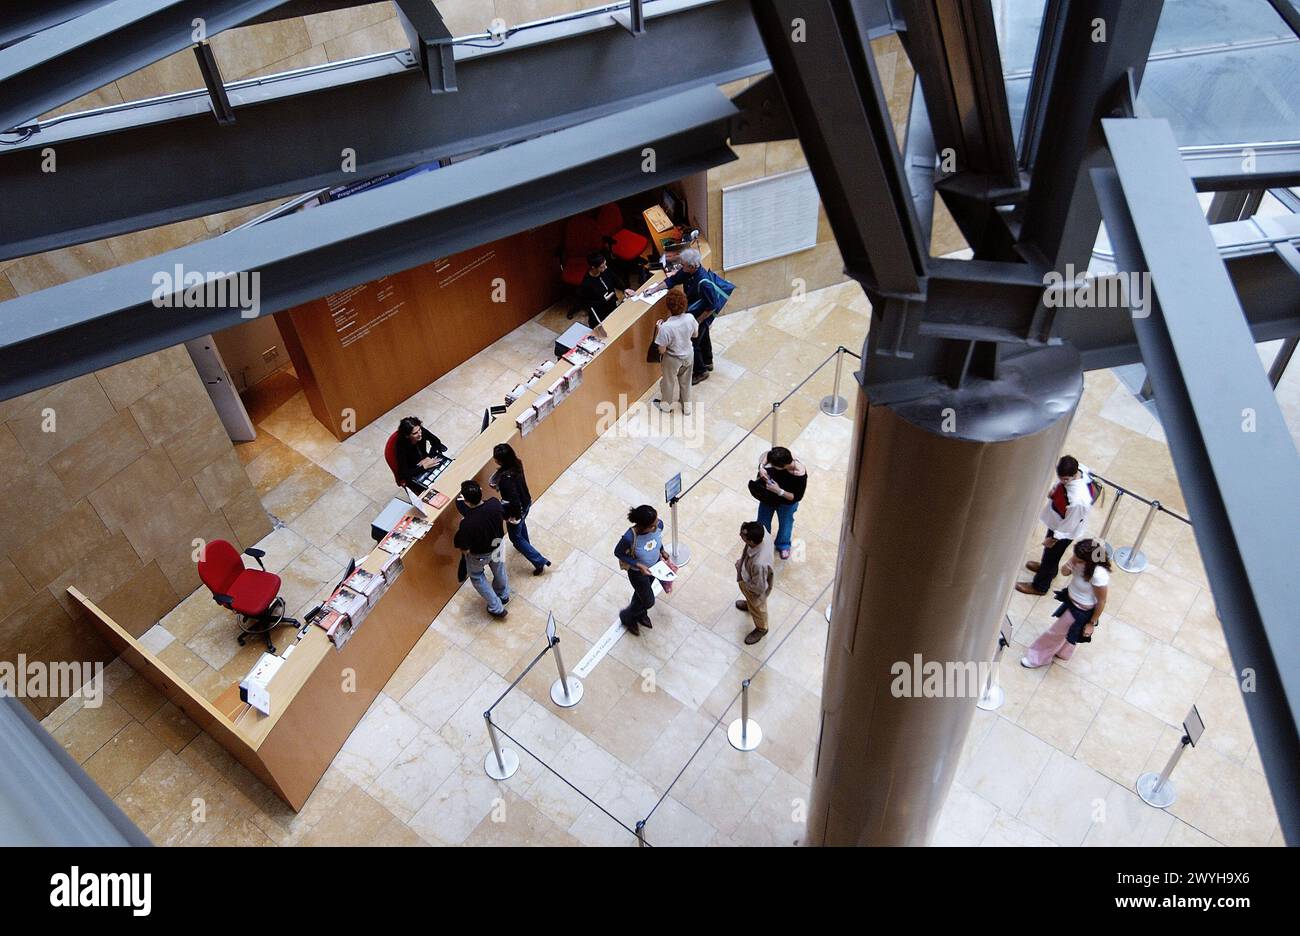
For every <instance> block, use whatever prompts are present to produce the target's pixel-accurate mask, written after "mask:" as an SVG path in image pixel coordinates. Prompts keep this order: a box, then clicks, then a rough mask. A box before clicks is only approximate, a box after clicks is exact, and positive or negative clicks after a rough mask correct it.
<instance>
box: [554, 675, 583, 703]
mask: <svg viewBox="0 0 1300 936" xmlns="http://www.w3.org/2000/svg"><path fill="white" fill-rule="evenodd" d="M551 701H552V702H554V703H555V704H556V705H558V706H559V707H560V708H573V707H574V706H575V705H577V704H578V703H579V702H581V701H582V680H581V679H579V678H578V677H577V676H570V677H569V697H568V698H567V699H566V698H565V697H564V684H563V683H562V682H560V680H558V679H557V680H556V681H555V682H553V683H551Z"/></svg>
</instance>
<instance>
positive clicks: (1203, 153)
mask: <svg viewBox="0 0 1300 936" xmlns="http://www.w3.org/2000/svg"><path fill="white" fill-rule="evenodd" d="M1181 152H1182V156H1183V162H1184V163H1185V164H1186V165H1187V171H1188V173H1189V174H1190V175H1191V177H1192V183H1193V184H1194V185H1195V186H1196V190H1197V191H1198V192H1229V191H1240V190H1242V189H1245V190H1254V189H1269V188H1290V187H1291V186H1293V185H1300V142H1276V143H1241V144H1233V145H1232V146H1184V147H1183V148H1182V150H1181Z"/></svg>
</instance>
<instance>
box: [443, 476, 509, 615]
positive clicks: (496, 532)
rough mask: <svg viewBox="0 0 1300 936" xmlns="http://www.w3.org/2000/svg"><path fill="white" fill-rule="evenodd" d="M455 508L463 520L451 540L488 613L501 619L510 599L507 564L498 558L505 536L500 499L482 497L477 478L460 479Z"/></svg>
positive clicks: (503, 516)
mask: <svg viewBox="0 0 1300 936" xmlns="http://www.w3.org/2000/svg"><path fill="white" fill-rule="evenodd" d="M456 509H457V510H458V511H460V515H461V517H463V518H464V519H462V520H461V521H460V528H459V529H457V530H456V536H455V538H454V539H453V540H452V542H453V543H454V544H455V546H456V548H457V549H459V550H460V551H461V552H462V553H464V555H465V566H466V568H467V569H468V571H469V580H470V582H472V583H473V585H474V589H475V590H476V591H477V592H478V593H479V594H480V595H482V596H483V600H484V601H486V602H487V611H488V614H490V615H492V616H493V617H494V618H503V617H505V616H506V609H505V606H506V604H508V603H509V601H510V581H509V579H507V578H506V564H505V563H504V562H502V561H501V560H502V557H501V541H502V540H503V539H505V529H504V525H505V512H504V511H503V509H502V507H501V501H499V500H497V499H496V498H495V497H489V498H488V499H487V500H484V499H483V489H482V488H481V487H479V483H478V482H477V481H462V482H461V484H460V494H459V496H457V498H456ZM488 570H491V572H492V584H491V585H489V584H488V580H487V573H488Z"/></svg>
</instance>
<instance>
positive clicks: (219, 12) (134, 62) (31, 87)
mask: <svg viewBox="0 0 1300 936" xmlns="http://www.w3.org/2000/svg"><path fill="white" fill-rule="evenodd" d="M283 2H284V0H116V2H114V3H105V4H102V5H100V6H98V7H96V8H95V9H92V10H88V11H84V12H82V13H81V14H80V15H79V16H76V17H74V18H73V19H70V20H67V21H65V22H61V23H58V24H57V25H53V26H50V27H49V28H47V29H44V30H42V31H41V32H38V33H36V34H35V35H31V36H28V37H27V38H26V39H23V40H21V41H20V42H16V43H14V44H13V45H11V46H8V47H7V48H5V49H0V128H7V127H16V126H18V125H19V124H21V123H23V122H24V121H28V120H34V119H35V118H37V117H39V116H40V115H41V114H45V113H48V112H49V111H52V110H54V109H55V108H56V107H58V106H60V105H61V104H66V103H68V102H69V101H71V100H74V99H75V98H78V97H81V95H83V94H89V93H90V92H91V91H94V90H95V89H96V88H102V87H103V86H104V85H106V84H109V83H110V82H112V81H116V80H117V79H118V78H121V77H122V76H123V75H129V74H131V72H133V71H136V70H138V69H141V68H144V67H145V66H146V65H152V64H153V63H154V62H156V61H158V60H159V59H161V58H166V57H167V56H168V55H171V54H172V53H173V52H179V51H181V50H182V49H185V48H188V47H189V46H191V45H193V44H194V43H195V42H197V41H200V40H202V39H210V38H211V37H212V36H215V35H216V34H217V33H219V32H221V31H223V30H226V29H229V28H231V27H232V26H238V25H239V24H240V23H242V22H244V21H246V20H248V19H251V18H253V17H255V16H258V15H260V14H262V13H265V12H266V11H267V10H270V9H273V8H275V7H277V6H279V5H280V4H281V3H283ZM196 19H201V20H202V21H203V24H204V25H203V31H202V34H201V35H196V34H195V29H196V27H195V25H194V21H195V20H196Z"/></svg>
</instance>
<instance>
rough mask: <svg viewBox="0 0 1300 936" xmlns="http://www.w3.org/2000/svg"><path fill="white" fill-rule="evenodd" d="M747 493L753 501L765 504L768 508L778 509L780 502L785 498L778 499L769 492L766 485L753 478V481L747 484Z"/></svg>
mask: <svg viewBox="0 0 1300 936" xmlns="http://www.w3.org/2000/svg"><path fill="white" fill-rule="evenodd" d="M749 493H750V495H751V496H752V497H753V498H754V500H756V501H758V502H759V503H760V504H766V505H767V506H769V507H779V506H780V504H781V502H782V501H783V500H785V498H783V497H779V496H777V495H776V494H773V493H772V492H771V491H769V490H768V489H767V485H766V484H764V483H763V482H762V480H761V479H759V478H755V479H754V480H753V481H750V482H749Z"/></svg>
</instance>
